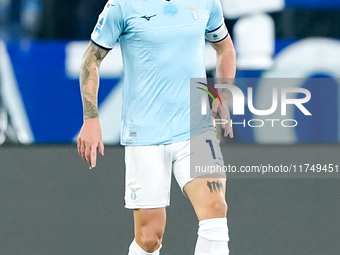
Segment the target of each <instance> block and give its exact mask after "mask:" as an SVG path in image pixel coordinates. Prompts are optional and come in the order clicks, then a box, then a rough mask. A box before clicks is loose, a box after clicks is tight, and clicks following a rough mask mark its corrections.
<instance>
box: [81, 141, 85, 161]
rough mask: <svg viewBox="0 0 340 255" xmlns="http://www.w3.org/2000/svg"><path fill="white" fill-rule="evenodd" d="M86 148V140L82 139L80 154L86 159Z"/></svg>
mask: <svg viewBox="0 0 340 255" xmlns="http://www.w3.org/2000/svg"><path fill="white" fill-rule="evenodd" d="M85 150H86V146H85V142H84V141H82V140H80V156H81V157H82V158H83V160H85V161H86V158H85Z"/></svg>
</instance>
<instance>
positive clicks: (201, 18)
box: [91, 0, 228, 145]
mask: <svg viewBox="0 0 340 255" xmlns="http://www.w3.org/2000/svg"><path fill="white" fill-rule="evenodd" d="M223 20H224V19H223V14H222V8H221V4H220V2H219V0H171V1H166V0H109V1H108V2H107V3H106V5H105V7H104V10H103V11H102V13H101V14H100V15H99V18H98V22H97V24H96V26H95V28H94V30H93V32H92V35H91V40H92V42H93V43H95V44H96V45H97V46H99V47H102V48H105V49H111V48H112V47H113V46H114V45H115V43H116V42H117V41H119V43H120V46H121V51H122V57H123V68H124V88H123V106H122V120H121V144H122V145H156V144H169V143H174V142H178V141H183V140H187V139H189V138H190V132H193V130H195V132H197V133H201V132H204V131H205V130H207V129H209V128H211V127H212V119H211V114H210V113H209V114H208V115H201V114H200V110H197V119H195V121H194V122H193V121H191V122H190V115H191V116H192V114H190V111H191V110H192V109H191V110H190V101H195V97H197V99H198V98H200V97H201V95H202V93H205V92H203V91H202V90H198V89H196V88H195V87H192V88H191V87H190V78H205V77H206V73H205V62H204V48H205V38H207V39H209V38H213V41H214V42H218V41H221V40H223V39H224V38H225V37H227V35H228V33H227V32H224V33H216V31H218V30H221V27H222V25H223V24H224V23H223V22H224V21H223ZM214 31H215V32H214ZM207 33H208V34H209V33H211V34H209V36H207ZM193 91H194V93H193ZM193 97H194V98H193ZM190 99H191V100H190Z"/></svg>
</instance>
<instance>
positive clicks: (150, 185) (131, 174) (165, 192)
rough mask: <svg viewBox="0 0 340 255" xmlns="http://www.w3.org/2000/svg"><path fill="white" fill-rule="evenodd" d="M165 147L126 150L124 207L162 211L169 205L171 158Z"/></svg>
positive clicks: (130, 148) (142, 147) (128, 147)
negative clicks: (160, 209)
mask: <svg viewBox="0 0 340 255" xmlns="http://www.w3.org/2000/svg"><path fill="white" fill-rule="evenodd" d="M168 154H169V153H167V151H166V150H165V146H164V145H155V146H126V147H125V164H126V176H125V207H126V208H129V209H140V208H162V207H166V206H169V204H170V185H171V155H168Z"/></svg>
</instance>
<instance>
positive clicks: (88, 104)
mask: <svg viewBox="0 0 340 255" xmlns="http://www.w3.org/2000/svg"><path fill="white" fill-rule="evenodd" d="M108 52H109V51H108V50H105V49H102V48H100V47H98V46H96V45H95V44H93V43H92V42H90V44H89V46H88V47H87V50H86V52H85V54H84V57H83V60H82V65H81V68H80V78H79V80H80V91H81V97H82V101H83V112H84V123H83V126H82V128H81V130H80V133H79V136H78V153H79V154H80V155H81V156H82V158H83V159H84V160H86V161H87V162H88V163H89V164H90V167H95V166H96V162H97V147H99V152H100V154H101V155H104V144H103V141H102V135H101V128H100V123H99V118H98V90H99V67H100V64H101V62H102V60H103V59H104V57H105V56H106V55H107V53H108Z"/></svg>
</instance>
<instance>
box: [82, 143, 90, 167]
mask: <svg viewBox="0 0 340 255" xmlns="http://www.w3.org/2000/svg"><path fill="white" fill-rule="evenodd" d="M84 155H85V160H86V161H87V162H88V163H89V164H90V165H91V145H90V144H86V147H85V153H84Z"/></svg>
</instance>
